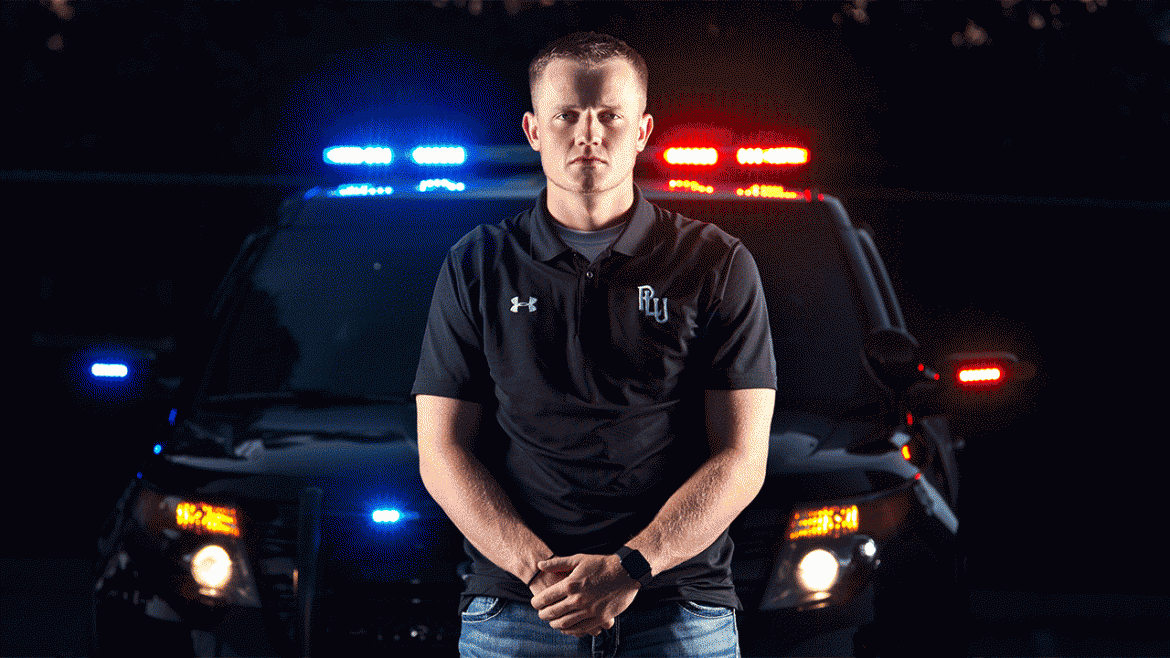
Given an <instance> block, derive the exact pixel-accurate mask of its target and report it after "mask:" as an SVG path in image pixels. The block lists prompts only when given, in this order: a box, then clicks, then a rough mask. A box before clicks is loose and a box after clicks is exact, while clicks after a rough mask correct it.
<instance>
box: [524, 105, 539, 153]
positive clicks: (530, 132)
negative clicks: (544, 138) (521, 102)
mask: <svg viewBox="0 0 1170 658" xmlns="http://www.w3.org/2000/svg"><path fill="white" fill-rule="evenodd" d="M521 125H523V127H524V136H525V137H527V138H528V145H529V146H531V147H532V150H533V151H539V150H540V122H538V121H537V120H536V115H535V114H533V113H532V112H525V113H524V121H523V122H522V123H521Z"/></svg>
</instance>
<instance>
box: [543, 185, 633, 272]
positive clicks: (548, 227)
mask: <svg viewBox="0 0 1170 658" xmlns="http://www.w3.org/2000/svg"><path fill="white" fill-rule="evenodd" d="M531 216H532V219H533V221H532V226H531V227H530V228H529V235H530V236H531V238H530V239H531V241H532V242H531V245H532V257H533V258H535V259H537V260H539V261H542V262H547V261H550V260H552V259H554V258H556V257H557V256H560V255H561V254H563V253H565V251H567V250H568V249H569V247H568V245H566V244H565V242H564V240H561V238H560V236H558V235H557V234H556V229H555V228H554V227H553V224H554V222H556V220H555V219H553V217H552V214H551V213H549V211H548V188H547V187H545V188H544V189H543V190H541V191H540V199H538V200H537V202H536V207H535V208H534V212H533V213H532V215H531ZM653 226H654V206H652V205H650V202H649V201H647V200H646V198H645V197H644V196H642V190H640V189H639V188H638V186H637V185H634V214H633V215H632V216H631V217H630V220H629V222H627V224H626V228H625V230H624V231H622V234H621V235H619V236H618V239H617V241H615V242H614V243H613V247H612V249H613V251H616V252H618V253H619V254H624V255H626V256H633V255H634V254H636V253H637V252H638V250H639V247H641V246H642V243H644V242H645V241H646V238H647V237H648V236H649V235H650V229H651V228H652V227H653Z"/></svg>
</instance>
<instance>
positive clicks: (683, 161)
mask: <svg viewBox="0 0 1170 658" xmlns="http://www.w3.org/2000/svg"><path fill="white" fill-rule="evenodd" d="M662 159H663V160H666V162H667V164H672V165H713V164H715V163H716V162H718V161H719V151H716V150H715V149H713V148H682V147H674V148H668V149H666V151H665V152H664V153H663V154H662Z"/></svg>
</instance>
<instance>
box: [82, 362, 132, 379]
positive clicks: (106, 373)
mask: <svg viewBox="0 0 1170 658" xmlns="http://www.w3.org/2000/svg"><path fill="white" fill-rule="evenodd" d="M89 371H90V373H92V374H93V376H94V377H102V378H109V379H125V378H126V375H128V374H130V369H129V368H127V367H126V364H125V363H95V364H93V365H91V366H90V367H89Z"/></svg>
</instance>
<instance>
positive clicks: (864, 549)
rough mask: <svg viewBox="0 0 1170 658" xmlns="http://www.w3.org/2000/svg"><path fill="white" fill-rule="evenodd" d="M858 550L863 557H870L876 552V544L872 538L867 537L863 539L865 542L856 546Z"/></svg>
mask: <svg viewBox="0 0 1170 658" xmlns="http://www.w3.org/2000/svg"><path fill="white" fill-rule="evenodd" d="M858 550H860V551H861V554H862V555H864V556H865V557H867V558H872V557H873V556H874V555H876V554H877V544H875V543H874V542H873V540H872V539H867V540H865V543H863V544H862V545H861V546H860V547H858Z"/></svg>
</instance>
